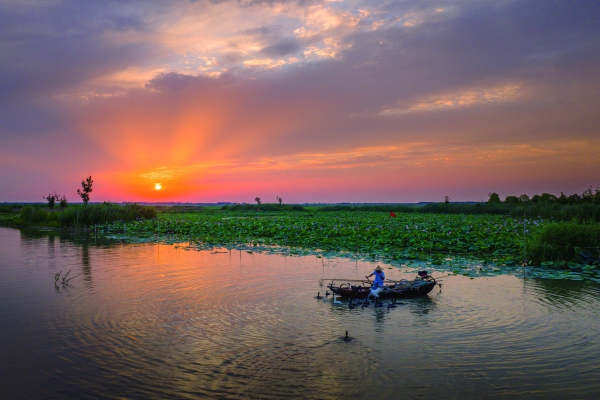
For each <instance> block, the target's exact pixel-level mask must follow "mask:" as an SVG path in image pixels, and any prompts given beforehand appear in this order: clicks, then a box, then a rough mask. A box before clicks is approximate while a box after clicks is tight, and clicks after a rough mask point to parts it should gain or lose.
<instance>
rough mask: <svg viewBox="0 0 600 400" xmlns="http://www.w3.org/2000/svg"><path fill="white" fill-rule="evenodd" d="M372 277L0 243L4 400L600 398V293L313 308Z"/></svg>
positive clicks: (235, 259) (354, 264)
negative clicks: (343, 281) (332, 286)
mask: <svg viewBox="0 0 600 400" xmlns="http://www.w3.org/2000/svg"><path fill="white" fill-rule="evenodd" d="M375 265H376V264H373V263H368V262H362V261H354V260H347V259H330V260H326V259H320V258H317V257H315V256H296V257H284V256H281V255H272V254H259V253H253V254H249V253H247V252H245V251H238V250H232V251H227V250H225V249H221V250H219V252H210V251H196V250H190V249H188V248H186V246H172V245H157V244H143V245H137V244H136V245H131V244H129V245H128V244H118V243H109V242H107V241H101V240H99V239H95V238H94V237H93V236H85V235H72V234H71V235H67V234H64V233H56V232H46V233H44V232H31V231H19V230H14V229H7V228H0V354H1V363H0V398H3V399H4V398H6V399H13V398H14V399H21V398H22V399H45V398H48V399H50V398H51V399H56V398H77V399H86V398H89V399H97V398H113V399H121V398H190V399H194V398H211V399H236V398H250V399H261V398H265V399H271V398H273V399H276V398H302V399H337V398H365V399H397V398H407V399H417V398H418V399H429V398H432V399H433V398H436V399H440V398H441V399H479V398H492V397H493V398H502V397H504V398H508V397H510V398H527V399H529V398H540V399H553V398H562V397H566V398H570V399H573V398H582V399H583V398H600V384H599V382H600V361H599V360H598V357H599V356H600V333H599V332H600V329H599V328H600V318H599V317H600V301H599V294H600V288H599V286H598V285H596V284H593V283H582V282H572V281H543V280H524V279H521V278H517V277H514V276H497V277H487V278H475V279H469V278H467V277H463V276H452V277H446V278H444V279H443V290H442V292H441V293H440V292H439V289H438V288H436V289H434V290H433V291H432V292H431V293H430V294H429V295H428V296H427V297H423V298H418V299H410V300H402V302H403V303H404V305H402V306H399V307H397V308H395V309H387V308H378V309H374V308H373V307H370V308H365V309H362V308H360V307H359V308H356V309H349V308H348V307H347V305H345V304H344V305H335V304H333V303H332V301H331V300H330V298H329V299H323V300H317V299H315V298H314V297H315V296H316V294H317V292H318V291H320V292H321V294H323V292H324V291H325V287H320V286H319V279H320V278H330V277H343V278H347V279H355V278H362V277H364V276H365V275H367V274H369V273H371V271H372V270H373V268H374V266H375ZM382 266H383V267H384V268H385V271H386V274H387V276H388V277H390V278H394V279H400V278H412V277H413V276H412V275H411V274H409V273H405V272H404V271H401V270H399V269H398V268H395V267H394V268H393V269H388V267H389V266H387V265H384V264H382ZM69 270H71V273H70V274H69V277H73V276H75V275H77V274H80V275H79V276H77V277H75V278H74V279H73V280H72V281H70V285H69V286H64V287H63V285H61V284H60V281H59V283H58V285H57V286H55V284H54V276H55V274H57V273H59V272H60V271H62V275H64V274H65V273H66V272H67V271H69ZM62 275H61V276H62ZM437 275H441V274H437ZM434 276H436V273H434ZM345 331H348V332H349V334H350V336H351V337H352V338H354V339H353V340H352V341H350V342H345V341H344V340H342V339H341V337H343V336H344V334H345Z"/></svg>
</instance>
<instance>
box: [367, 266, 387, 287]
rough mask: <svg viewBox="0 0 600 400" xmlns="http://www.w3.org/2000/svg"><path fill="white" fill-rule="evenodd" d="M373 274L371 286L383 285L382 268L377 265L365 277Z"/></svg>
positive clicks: (383, 275)
mask: <svg viewBox="0 0 600 400" xmlns="http://www.w3.org/2000/svg"><path fill="white" fill-rule="evenodd" d="M373 275H375V280H374V281H373V288H378V287H383V281H384V280H385V274H384V273H383V269H381V267H380V266H379V265H378V266H377V268H375V270H374V271H373V273H372V274H371V275H369V276H367V278H370V277H372V276H373Z"/></svg>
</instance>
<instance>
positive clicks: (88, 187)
mask: <svg viewBox="0 0 600 400" xmlns="http://www.w3.org/2000/svg"><path fill="white" fill-rule="evenodd" d="M92 183H94V181H93V180H92V177H91V176H90V177H88V178H87V179H85V180H83V181H81V188H82V189H83V190H81V189H77V194H78V195H79V197H81V200H82V201H83V205H84V206H87V203H88V201H90V193H91V192H92Z"/></svg>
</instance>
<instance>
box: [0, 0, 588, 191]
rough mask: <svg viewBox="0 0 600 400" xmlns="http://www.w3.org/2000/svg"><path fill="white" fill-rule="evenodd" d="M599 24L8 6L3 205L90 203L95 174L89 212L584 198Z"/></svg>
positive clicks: (305, 8)
mask: <svg viewBox="0 0 600 400" xmlns="http://www.w3.org/2000/svg"><path fill="white" fill-rule="evenodd" d="M598 21H600V2H598V1H596V0H589V1H583V0H565V1H555V0H544V1H539V0H531V1H529V0H522V1H520V0H489V1H487V0H444V1H442V0H400V1H390V0H387V1H379V0H339V1H338V0H329V1H319V0H297V1H294V0H289V1H288V0H281V1H277V0H237V1H234V0H212V1H204V0H197V1H189V0H187V1H184V0H181V1H175V0H156V1H155V0H105V1H97V0H93V1H91V0H90V1H88V0H73V1H62V0H45V1H37V0H35V1H34V0H0V202H13V201H27V202H42V201H44V200H43V199H42V198H43V197H45V196H47V195H48V194H50V193H53V192H56V193H57V194H59V195H65V196H66V197H67V199H68V200H69V202H78V201H80V199H79V197H78V195H77V189H78V188H81V184H80V183H81V180H83V179H85V178H87V177H88V176H92V178H93V181H94V183H93V192H92V193H91V196H90V197H91V201H92V202H95V201H114V202H124V201H126V202H135V201H139V202H155V201H156V202H164V201H173V202H218V201H230V202H248V203H252V202H254V199H255V197H260V198H261V199H262V202H263V203H270V202H273V203H274V202H276V197H277V196H279V197H281V198H282V199H283V202H284V203H306V202H308V203H313V202H387V203H400V202H419V201H444V198H445V196H449V197H450V200H451V201H482V200H483V201H485V200H487V199H488V194H489V193H490V192H496V193H498V194H500V197H501V198H504V197H506V196H509V195H516V196H519V195H521V194H528V195H529V196H532V195H534V194H541V193H544V192H547V193H552V194H555V195H559V194H560V192H564V193H565V194H567V195H569V194H573V193H579V194H581V193H582V192H583V191H584V190H585V189H587V188H588V187H590V186H592V187H594V188H596V187H598V186H600V156H599V154H600V72H599V71H600V23H598ZM157 184H158V185H160V186H157ZM157 187H160V190H157Z"/></svg>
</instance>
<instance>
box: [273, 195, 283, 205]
mask: <svg viewBox="0 0 600 400" xmlns="http://www.w3.org/2000/svg"><path fill="white" fill-rule="evenodd" d="M275 199H276V200H277V201H278V202H279V205H281V202H282V201H283V199H282V198H281V197H279V196H277V197H275Z"/></svg>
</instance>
